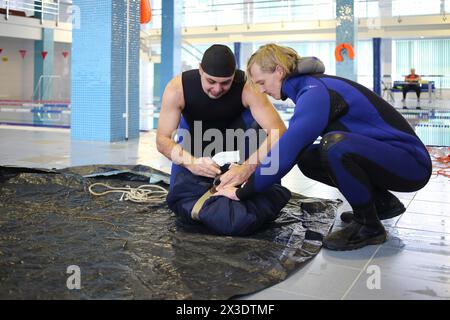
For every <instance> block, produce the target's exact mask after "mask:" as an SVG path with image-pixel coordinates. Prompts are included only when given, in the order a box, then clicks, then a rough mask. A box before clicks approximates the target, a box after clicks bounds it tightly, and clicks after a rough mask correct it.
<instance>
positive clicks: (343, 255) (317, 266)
mask: <svg viewBox="0 0 450 320" xmlns="http://www.w3.org/2000/svg"><path fill="white" fill-rule="evenodd" d="M0 150H1V153H0V165H14V166H26V167H41V168H63V167H67V166H77V165H86V164H143V165H149V166H153V167H155V168H158V169H160V170H163V171H166V172H169V171H170V162H169V161H168V160H167V159H165V158H164V157H163V156H162V155H160V154H159V153H158V152H157V150H156V146H155V133H154V132H147V133H142V134H141V137H140V139H139V140H131V141H128V142H118V143H111V144H109V143H102V142H81V141H71V139H70V132H69V130H65V129H39V128H30V127H28V128H27V127H13V126H0ZM283 184H284V185H285V186H287V187H288V188H290V189H291V190H292V191H294V192H299V193H302V194H304V195H307V196H314V197H321V198H341V199H343V197H342V195H341V194H340V193H339V192H338V191H336V190H335V189H333V188H330V187H328V186H325V185H323V184H321V183H318V182H315V181H312V180H310V179H308V178H306V177H304V176H303V175H302V174H301V173H300V171H299V170H298V169H297V168H294V169H293V170H292V171H291V172H290V173H289V174H288V175H287V176H286V177H285V178H284V179H283ZM396 194H397V196H398V197H399V198H400V199H401V200H402V202H403V203H404V204H405V206H406V207H407V211H406V213H405V214H403V215H402V216H400V217H397V218H394V219H391V220H387V221H385V222H384V224H385V226H386V229H387V230H388V232H389V238H388V241H387V242H386V243H384V244H383V245H379V246H368V247H365V248H362V249H359V250H355V251H348V252H335V251H330V250H326V249H322V250H321V251H320V253H319V254H318V255H317V256H316V257H315V258H314V259H312V260H311V261H309V262H308V263H306V264H305V265H304V266H303V267H302V268H301V269H300V270H298V271H297V272H295V273H294V274H292V275H291V276H290V277H289V278H288V279H286V280H285V281H283V282H281V283H279V284H277V285H275V286H273V287H271V288H268V289H266V290H263V291H261V292H258V293H256V294H253V295H249V296H247V297H244V298H243V299H450V197H449V194H450V180H449V179H448V178H444V177H433V178H432V180H431V181H430V182H429V183H428V185H427V186H425V188H423V189H422V190H420V191H418V192H415V193H396ZM348 208H349V205H348V204H347V203H344V205H343V206H341V207H340V210H339V213H340V212H342V211H344V210H347V209H348ZM340 226H341V222H340V219H339V214H338V217H337V218H336V223H335V226H334V228H339V227H340Z"/></svg>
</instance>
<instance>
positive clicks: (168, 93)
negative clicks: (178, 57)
mask: <svg viewBox="0 0 450 320" xmlns="http://www.w3.org/2000/svg"><path fill="white" fill-rule="evenodd" d="M183 108H184V96H183V87H182V83H181V76H177V77H175V78H173V79H172V80H171V81H170V82H169V83H168V84H167V86H166V89H165V90H164V94H163V99H162V105H161V111H160V113H159V120H158V130H157V132H156V146H157V149H158V151H159V152H161V153H162V154H163V155H165V156H166V157H167V158H169V159H170V160H172V161H173V162H174V163H175V164H178V165H181V166H183V167H185V168H187V169H188V170H189V171H191V172H192V173H193V174H195V175H201V176H205V177H215V176H216V174H218V173H220V169H219V167H218V165H217V164H215V163H214V161H212V160H211V159H209V158H195V157H194V156H192V155H191V154H190V153H189V152H188V151H186V150H184V149H183V148H182V147H181V146H180V145H179V144H177V143H176V142H175V141H174V140H173V134H174V132H175V130H176V129H177V128H178V124H179V123H180V118H181V112H182V110H183Z"/></svg>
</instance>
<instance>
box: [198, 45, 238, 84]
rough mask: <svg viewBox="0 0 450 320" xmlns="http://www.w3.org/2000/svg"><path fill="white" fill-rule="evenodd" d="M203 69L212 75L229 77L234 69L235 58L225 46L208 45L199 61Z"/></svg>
mask: <svg viewBox="0 0 450 320" xmlns="http://www.w3.org/2000/svg"><path fill="white" fill-rule="evenodd" d="M201 66H202V69H203V71H205V72H206V73H207V74H209V75H211V76H213V77H221V78H226V77H231V76H232V75H233V74H234V72H235V71H236V59H235V58H234V54H233V52H232V51H231V50H230V48H228V47H227V46H224V45H221V44H215V45H212V46H211V47H209V48H208V49H207V50H206V51H205V54H204V55H203V59H202V62H201Z"/></svg>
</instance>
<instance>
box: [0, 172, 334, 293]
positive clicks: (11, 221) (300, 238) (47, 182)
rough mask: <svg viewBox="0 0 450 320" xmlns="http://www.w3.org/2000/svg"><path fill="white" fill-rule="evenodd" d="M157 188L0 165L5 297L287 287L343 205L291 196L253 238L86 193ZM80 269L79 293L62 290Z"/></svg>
mask: <svg viewBox="0 0 450 320" xmlns="http://www.w3.org/2000/svg"><path fill="white" fill-rule="evenodd" d="M149 180H150V182H152V183H158V184H159V185H162V186H166V187H167V185H166V184H165V183H164V181H168V175H166V174H164V173H162V172H159V171H157V170H154V169H152V168H150V167H146V166H117V165H104V166H100V165H98V166H83V167H71V168H66V169H62V170H45V169H32V168H19V167H5V166H3V167H0V298H1V299H229V298H231V297H234V296H238V295H242V294H248V293H252V292H256V291H258V290H261V289H264V288H267V287H269V286H271V285H274V284H276V283H278V282H281V281H282V280H284V279H285V278H286V277H287V276H288V275H289V274H291V273H292V272H293V271H295V270H296V269H298V268H299V267H300V266H301V265H302V264H303V263H304V262H305V261H307V260H309V259H311V258H312V257H313V256H314V255H316V254H317V253H318V252H319V250H320V248H321V245H322V242H321V239H322V237H323V236H324V235H326V234H327V233H328V232H329V230H330V228H331V226H332V224H333V221H334V217H335V213H336V209H337V206H338V205H339V204H340V202H339V200H337V201H332V200H323V199H314V198H306V197H302V196H301V195H298V194H294V195H293V198H292V199H291V201H290V203H289V204H288V205H287V206H286V207H285V208H284V209H283V213H282V214H281V216H280V217H279V218H278V219H277V220H276V221H275V222H274V223H271V224H270V225H268V226H267V227H265V228H264V229H263V230H261V231H260V232H258V233H256V234H254V235H252V236H249V237H224V236H216V235H214V234H210V233H208V232H206V231H205V230H203V229H201V228H199V227H195V228H193V227H185V226H182V225H180V224H179V223H177V222H176V219H175V216H174V214H173V213H171V212H170V210H169V209H168V208H167V206H166V205H165V204H137V203H133V202H130V201H119V199H120V195H118V194H110V195H106V196H101V197H94V196H92V195H91V194H90V193H89V191H88V187H89V185H91V184H92V183H96V182H104V183H108V184H110V185H112V186H125V185H130V186H132V187H137V186H139V185H142V184H148V183H149ZM71 265H76V266H78V267H79V268H80V271H81V289H80V290H69V289H68V287H67V285H66V283H67V279H68V278H69V277H70V276H71V274H72V273H67V268H68V267H69V266H71Z"/></svg>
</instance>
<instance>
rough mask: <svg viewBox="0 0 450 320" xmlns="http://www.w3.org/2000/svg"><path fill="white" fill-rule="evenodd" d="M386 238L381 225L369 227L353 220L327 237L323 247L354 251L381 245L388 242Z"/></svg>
mask: <svg viewBox="0 0 450 320" xmlns="http://www.w3.org/2000/svg"><path fill="white" fill-rule="evenodd" d="M386 237H387V234H386V230H385V229H384V227H383V225H382V224H381V223H380V225H378V226H372V225H370V226H367V225H363V224H361V223H359V222H357V221H355V220H353V221H352V222H350V223H349V224H348V225H347V226H345V227H344V228H343V229H341V230H338V231H334V232H332V233H330V234H329V235H327V236H326V237H325V238H324V239H323V246H324V247H325V248H328V249H330V250H338V251H344V250H354V249H358V248H362V247H364V246H367V245H373V244H381V243H383V242H384V241H386Z"/></svg>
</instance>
